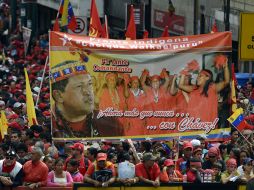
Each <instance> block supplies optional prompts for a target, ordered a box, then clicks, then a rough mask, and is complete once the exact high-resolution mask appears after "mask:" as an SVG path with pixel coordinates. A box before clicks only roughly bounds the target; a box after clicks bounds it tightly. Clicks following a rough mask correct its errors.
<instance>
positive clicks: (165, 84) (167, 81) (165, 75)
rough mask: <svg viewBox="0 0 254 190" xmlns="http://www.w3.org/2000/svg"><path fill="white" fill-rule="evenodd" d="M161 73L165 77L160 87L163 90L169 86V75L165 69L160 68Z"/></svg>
mask: <svg viewBox="0 0 254 190" xmlns="http://www.w3.org/2000/svg"><path fill="white" fill-rule="evenodd" d="M162 74H163V75H164V78H165V82H164V84H163V85H162V88H163V89H164V90H167V89H168V86H169V83H170V80H169V75H168V73H167V71H166V69H162Z"/></svg>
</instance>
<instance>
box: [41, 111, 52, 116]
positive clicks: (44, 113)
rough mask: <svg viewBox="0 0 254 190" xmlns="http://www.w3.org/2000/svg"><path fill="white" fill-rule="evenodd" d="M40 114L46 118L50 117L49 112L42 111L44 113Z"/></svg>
mask: <svg viewBox="0 0 254 190" xmlns="http://www.w3.org/2000/svg"><path fill="white" fill-rule="evenodd" d="M42 114H43V115H44V116H45V117H48V116H50V111H44V112H42Z"/></svg>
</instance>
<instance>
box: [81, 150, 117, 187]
mask: <svg viewBox="0 0 254 190" xmlns="http://www.w3.org/2000/svg"><path fill="white" fill-rule="evenodd" d="M115 180H116V171H115V166H114V164H113V163H112V162H109V161H107V154H105V153H98V154H97V158H96V161H95V162H94V163H92V164H91V165H90V166H89V168H88V170H87V172H86V175H85V177H84V182H87V183H91V184H94V186H95V187H100V186H101V187H108V186H109V185H110V184H112V183H114V182H115Z"/></svg>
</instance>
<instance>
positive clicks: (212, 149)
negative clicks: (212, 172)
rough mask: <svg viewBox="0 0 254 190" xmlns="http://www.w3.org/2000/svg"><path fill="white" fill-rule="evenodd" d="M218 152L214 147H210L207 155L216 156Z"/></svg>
mask: <svg viewBox="0 0 254 190" xmlns="http://www.w3.org/2000/svg"><path fill="white" fill-rule="evenodd" d="M218 155H219V152H218V149H217V148H216V147H211V148H209V150H208V156H218Z"/></svg>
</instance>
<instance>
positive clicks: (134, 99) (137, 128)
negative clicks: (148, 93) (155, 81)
mask: <svg viewBox="0 0 254 190" xmlns="http://www.w3.org/2000/svg"><path fill="white" fill-rule="evenodd" d="M129 84H130V88H129V90H128V96H127V97H128V98H127V106H128V110H129V111H132V110H134V109H136V110H137V111H138V112H139V113H140V112H141V111H143V110H144V105H145V93H144V91H143V90H141V89H140V80H139V78H138V76H132V77H131V78H130V83H129ZM127 122H128V129H127V130H126V135H128V136H132V135H140V134H144V127H145V121H144V120H141V119H140V118H139V117H128V118H127Z"/></svg>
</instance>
